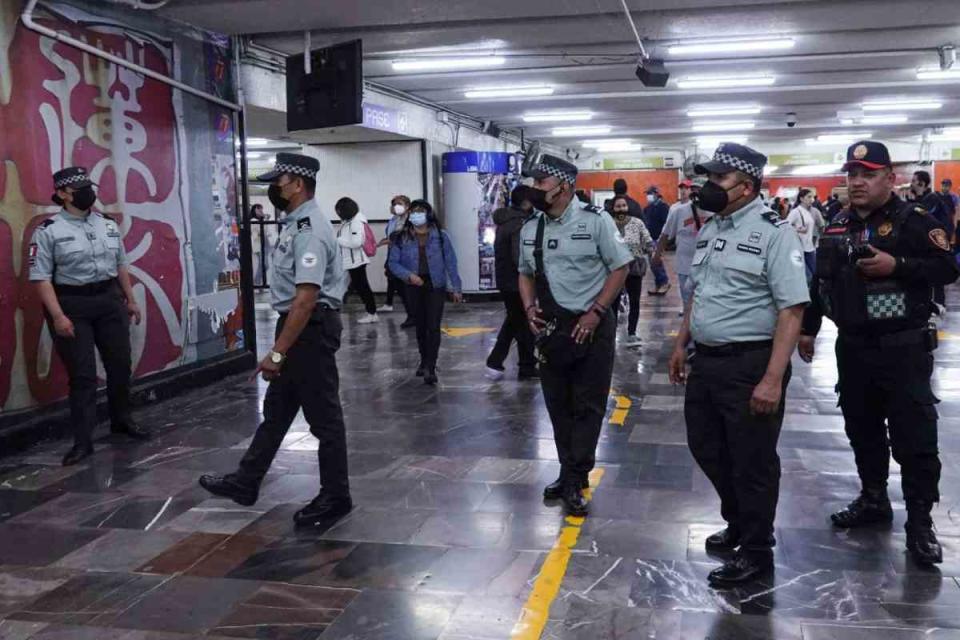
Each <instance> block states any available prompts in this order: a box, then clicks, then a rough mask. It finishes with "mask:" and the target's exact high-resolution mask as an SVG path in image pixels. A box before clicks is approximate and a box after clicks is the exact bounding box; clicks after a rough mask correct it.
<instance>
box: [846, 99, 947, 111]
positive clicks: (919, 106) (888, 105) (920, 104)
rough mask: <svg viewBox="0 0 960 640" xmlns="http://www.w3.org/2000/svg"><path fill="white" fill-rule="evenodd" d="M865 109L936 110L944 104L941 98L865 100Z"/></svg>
mask: <svg viewBox="0 0 960 640" xmlns="http://www.w3.org/2000/svg"><path fill="white" fill-rule="evenodd" d="M861 106H862V107H863V110H864V111H936V110H937V109H939V108H941V107H942V106H943V103H942V102H940V101H939V100H922V101H921V100H912V101H911V100H905V101H902V102H892V101H891V102H864V103H863V105H861Z"/></svg>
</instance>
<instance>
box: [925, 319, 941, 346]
mask: <svg viewBox="0 0 960 640" xmlns="http://www.w3.org/2000/svg"><path fill="white" fill-rule="evenodd" d="M923 346H924V347H926V349H927V352H928V353H932V352H933V351H935V350H936V349H937V347H938V346H940V338H939V335H938V332H937V325H935V324H933V323H930V324H928V325H927V328H926V329H924V330H923Z"/></svg>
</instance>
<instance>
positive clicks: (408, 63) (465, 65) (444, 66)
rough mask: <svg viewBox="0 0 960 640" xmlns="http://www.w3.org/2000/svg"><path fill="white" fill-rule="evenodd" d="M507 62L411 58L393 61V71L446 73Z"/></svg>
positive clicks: (499, 59)
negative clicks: (452, 70) (447, 71)
mask: <svg viewBox="0 0 960 640" xmlns="http://www.w3.org/2000/svg"><path fill="white" fill-rule="evenodd" d="M506 61H507V59H506V58H504V57H503V56H464V57H462V58H411V59H407V60H394V61H393V70H394V71H446V70H451V69H485V68H488V67H499V66H501V65H503V64H504V63H505V62H506Z"/></svg>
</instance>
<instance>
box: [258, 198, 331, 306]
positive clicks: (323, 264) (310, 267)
mask: <svg viewBox="0 0 960 640" xmlns="http://www.w3.org/2000/svg"><path fill="white" fill-rule="evenodd" d="M269 282H270V299H271V303H272V304H273V308H274V310H276V311H278V312H280V313H286V312H288V311H290V307H291V306H292V305H293V298H294V297H295V296H296V293H297V285H298V284H314V285H317V286H318V287H320V291H319V293H318V295H317V304H318V305H321V306H324V307H328V308H330V309H339V308H340V306H341V305H342V304H343V295H344V293H346V291H347V272H346V271H344V270H343V259H342V258H341V257H340V249H339V247H338V245H337V238H336V236H335V235H334V233H333V225H332V224H330V221H329V220H328V219H327V218H326V217H325V216H323V215H322V214H321V213H320V207H319V206H317V202H316V200H312V199H311V200H307V201H306V202H304V203H303V204H302V205H300V206H299V207H297V208H296V209H295V210H293V211H291V212H290V213H289V214H287V217H286V218H284V220H283V230H281V231H280V237H279V238H278V239H277V246H276V248H275V249H274V250H273V259H272V260H271V261H270V280H269Z"/></svg>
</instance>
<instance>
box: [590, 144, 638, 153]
mask: <svg viewBox="0 0 960 640" xmlns="http://www.w3.org/2000/svg"><path fill="white" fill-rule="evenodd" d="M592 148H593V150H594V151H596V152H597V153H614V152H619V151H641V150H642V149H643V146H642V145H639V144H634V143H632V142H623V143H620V144H605V145H600V146H597V147H592Z"/></svg>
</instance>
